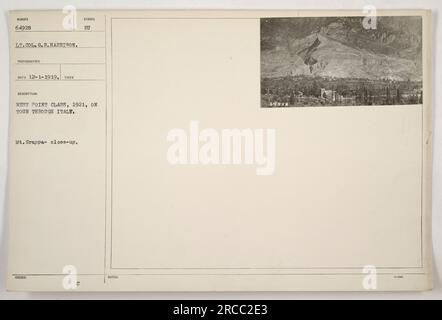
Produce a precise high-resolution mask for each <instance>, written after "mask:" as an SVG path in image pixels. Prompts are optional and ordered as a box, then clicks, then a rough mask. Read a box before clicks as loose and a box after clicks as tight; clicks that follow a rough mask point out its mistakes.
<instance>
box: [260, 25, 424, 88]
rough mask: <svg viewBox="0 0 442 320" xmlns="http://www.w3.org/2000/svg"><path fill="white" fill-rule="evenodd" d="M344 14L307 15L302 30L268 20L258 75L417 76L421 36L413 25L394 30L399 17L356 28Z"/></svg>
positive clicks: (420, 74) (370, 77) (402, 78)
mask: <svg viewBox="0 0 442 320" xmlns="http://www.w3.org/2000/svg"><path fill="white" fill-rule="evenodd" d="M394 18H397V17H394ZM399 18H400V17H399ZM295 19H301V20H302V19H310V20H311V19H317V18H295ZM344 19H347V20H342V18H341V19H340V20H339V19H338V20H334V19H333V20H324V18H321V19H320V20H319V21H313V22H317V23H313V22H312V21H310V22H309V23H308V24H307V26H308V27H305V24H303V27H304V30H303V32H300V31H299V30H296V32H292V28H293V24H287V23H285V24H284V23H281V22H279V23H277V24H275V23H273V25H271V26H270V30H269V29H267V30H266V29H265V27H264V30H263V34H262V35H263V42H262V43H261V48H262V52H261V72H262V75H263V76H264V77H281V76H286V75H305V76H309V75H310V76H322V77H337V78H349V77H350V78H368V79H391V80H408V79H410V80H421V78H422V71H421V70H422V62H421V57H422V56H421V51H420V48H421V40H420V38H419V36H418V35H417V34H416V30H415V29H416V26H414V27H410V26H408V29H409V30H412V32H411V31H407V29H404V30H405V31H404V30H400V31H398V30H396V29H394V28H397V27H398V26H401V25H402V24H401V23H398V22H397V21H393V22H392V21H391V20H386V19H384V20H382V21H383V24H380V23H379V22H378V29H377V30H363V31H361V30H359V29H358V28H359V24H358V21H359V20H358V21H356V20H355V18H344ZM348 19H350V20H348ZM358 19H359V18H358ZM392 19H393V18H392ZM280 20H282V19H280ZM285 20H288V19H285ZM401 21H402V20H401ZM355 25H356V26H355ZM392 26H394V28H393V27H392ZM298 27H299V24H298ZM413 28H414V29H413ZM417 29H419V28H417ZM270 31H271V32H270ZM272 35H273V37H272ZM401 37H402V38H401Z"/></svg>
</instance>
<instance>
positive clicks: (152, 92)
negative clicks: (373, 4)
mask: <svg viewBox="0 0 442 320" xmlns="http://www.w3.org/2000/svg"><path fill="white" fill-rule="evenodd" d="M430 18H431V14H430V12H428V11H385V12H377V15H375V16H371V17H368V18H367V17H366V16H364V14H363V13H361V12H345V11H344V12H342V11H339V12H334V11H327V12H321V11H315V12H306V11H256V12H254V11H120V10H116V11H75V10H73V9H72V8H71V10H67V11H65V12H62V11H12V12H10V19H9V20H10V53H11V55H10V56H11V58H10V63H11V82H10V83H11V93H10V100H11V104H10V115H11V116H10V123H11V129H10V158H9V159H10V161H9V191H8V203H9V204H8V212H9V221H10V226H9V227H10V229H9V231H10V238H9V270H8V274H7V279H8V288H9V289H11V290H32V291H63V290H71V291H75V290H77V291H295V290H361V291H362V290H426V289H430V288H431V286H432V282H431V233H430V230H431V206H430V204H431V149H432V147H431V139H430V137H431V135H430V133H431V66H430V62H431V24H430Z"/></svg>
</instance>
